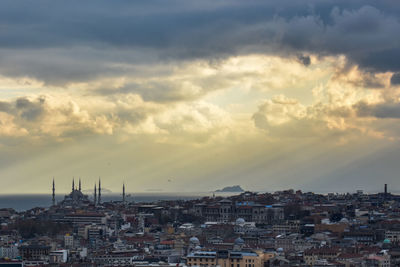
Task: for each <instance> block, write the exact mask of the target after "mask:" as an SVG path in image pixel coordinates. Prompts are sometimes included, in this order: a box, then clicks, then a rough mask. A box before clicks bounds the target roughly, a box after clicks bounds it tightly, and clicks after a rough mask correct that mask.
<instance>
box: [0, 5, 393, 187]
mask: <svg viewBox="0 0 400 267" xmlns="http://www.w3.org/2000/svg"><path fill="white" fill-rule="evenodd" d="M399 15H400V5H399V4H398V3H397V2H396V1H392V0H385V1H379V2H376V1H368V0H362V1H361V0H354V1H351V2H348V1H340V0H339V1H324V2H321V1H316V0H315V1H313V0H311V1H306V0H301V1H295V2H294V1H280V2H279V3H277V2H273V1H262V2H261V1H246V2H242V1H235V0H224V1H207V0H206V1H201V2H197V1H175V0H170V1H168V5H165V2H163V1H153V0H150V1H146V2H142V1H123V0H117V1H113V2H112V3H110V2H107V1H98V0H96V1H87V2H85V3H81V2H80V1H68V2H67V1H65V2H64V1H58V2H53V1H44V0H38V1H35V2H28V1H22V2H18V3H16V2H15V1H12V0H10V1H2V2H1V3H0V177H1V184H0V185H1V186H0V194H9V193H23V194H24V193H26V194H28V193H48V192H50V190H51V187H50V185H51V179H52V177H55V181H56V189H57V187H58V188H60V189H62V188H65V189H66V192H67V191H68V190H67V189H68V188H69V185H70V182H71V178H72V177H73V176H75V177H79V176H81V177H82V182H83V188H86V187H88V188H89V189H91V188H92V187H93V185H94V183H95V181H96V180H97V179H98V177H99V176H101V177H102V183H103V184H104V187H105V188H108V189H110V190H111V191H114V192H119V189H120V187H121V186H122V183H123V182H125V184H126V186H127V191H128V192H149V191H151V190H160V189H162V190H160V191H163V192H199V191H201V192H208V191H211V190H215V189H218V188H222V187H225V186H230V185H235V184H238V185H241V186H242V187H243V188H244V189H245V190H249V191H269V192H270V191H277V190H282V189H288V188H295V189H301V190H303V191H315V192H330V191H331V192H348V191H349V192H354V191H356V190H358V189H362V190H364V191H366V192H374V191H379V190H380V189H381V187H382V185H383V184H385V183H387V184H389V186H390V188H391V190H393V192H400V184H398V183H396V181H398V177H399V174H400V166H399V164H398V158H399V157H400V149H399V148H400V144H399V137H400V128H399V126H398V125H400V124H399V118H400V90H399V89H400V61H398V60H396V59H398V58H400V37H399V35H398V29H399V28H400V21H399V17H400V16H399ZM49 181H50V183H49ZM89 185H90V186H89ZM120 185H121V186H120ZM121 188H122V187H121ZM131 190H132V191H131Z"/></svg>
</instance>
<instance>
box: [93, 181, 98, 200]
mask: <svg viewBox="0 0 400 267" xmlns="http://www.w3.org/2000/svg"><path fill="white" fill-rule="evenodd" d="M93 202H94V205H96V204H97V189H96V183H95V184H94V201H93Z"/></svg>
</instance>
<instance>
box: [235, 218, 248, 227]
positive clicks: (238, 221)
mask: <svg viewBox="0 0 400 267" xmlns="http://www.w3.org/2000/svg"><path fill="white" fill-rule="evenodd" d="M245 222H246V221H245V220H244V219H243V218H237V220H236V224H239V225H240V224H241V225H243V224H244V223H245Z"/></svg>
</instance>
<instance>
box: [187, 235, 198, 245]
mask: <svg viewBox="0 0 400 267" xmlns="http://www.w3.org/2000/svg"><path fill="white" fill-rule="evenodd" d="M189 242H190V243H191V244H195V245H199V244H200V241H199V239H198V238H197V237H195V236H193V237H191V238H190V239H189Z"/></svg>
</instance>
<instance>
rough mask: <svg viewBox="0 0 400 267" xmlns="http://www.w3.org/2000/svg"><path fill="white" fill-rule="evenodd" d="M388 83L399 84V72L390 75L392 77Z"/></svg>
mask: <svg viewBox="0 0 400 267" xmlns="http://www.w3.org/2000/svg"><path fill="white" fill-rule="evenodd" d="M390 84H391V85H398V84H400V72H398V73H395V74H393V75H392V77H391V78H390Z"/></svg>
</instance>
